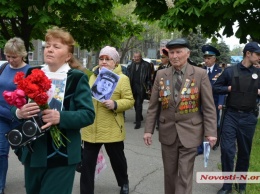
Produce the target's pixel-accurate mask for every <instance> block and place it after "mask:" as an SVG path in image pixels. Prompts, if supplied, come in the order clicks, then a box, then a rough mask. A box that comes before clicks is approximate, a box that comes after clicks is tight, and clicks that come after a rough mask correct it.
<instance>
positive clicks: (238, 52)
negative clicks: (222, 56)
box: [230, 46, 244, 56]
mask: <svg viewBox="0 0 260 194" xmlns="http://www.w3.org/2000/svg"><path fill="white" fill-rule="evenodd" d="M243 49H244V47H241V46H238V47H235V48H234V49H233V50H232V51H230V56H243Z"/></svg>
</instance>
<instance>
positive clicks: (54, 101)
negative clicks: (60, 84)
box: [47, 84, 62, 110]
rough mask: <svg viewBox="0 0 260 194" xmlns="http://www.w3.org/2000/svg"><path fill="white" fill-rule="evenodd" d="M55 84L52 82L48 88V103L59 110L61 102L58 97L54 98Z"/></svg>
mask: <svg viewBox="0 0 260 194" xmlns="http://www.w3.org/2000/svg"><path fill="white" fill-rule="evenodd" d="M55 90H56V86H55V85H54V84H51V88H50V89H49V90H48V92H47V94H48V97H49V98H48V104H49V106H50V108H51V109H56V110H61V108H62V103H61V101H59V100H58V99H56V98H55V93H56V91H55Z"/></svg>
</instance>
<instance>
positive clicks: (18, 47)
mask: <svg viewBox="0 0 260 194" xmlns="http://www.w3.org/2000/svg"><path fill="white" fill-rule="evenodd" d="M4 54H5V55H8V54H16V55H18V56H21V57H23V60H24V61H25V60H26V56H27V51H26V48H25V45H24V41H23V40H22V39H21V38H18V37H14V38H11V39H10V40H8V41H7V42H6V44H5V47H4Z"/></svg>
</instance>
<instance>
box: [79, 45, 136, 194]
mask: <svg viewBox="0 0 260 194" xmlns="http://www.w3.org/2000/svg"><path fill="white" fill-rule="evenodd" d="M119 60H120V57H119V54H118V52H117V50H116V49H115V48H114V47H110V46H106V47H104V48H103V49H101V51H100V53H99V65H98V67H97V68H95V71H94V74H93V75H92V76H91V77H90V80H89V83H90V86H92V85H93V84H94V82H95V81H96V79H97V76H98V74H99V72H100V70H101V69H102V68H107V69H109V70H111V71H113V72H114V73H116V74H118V75H119V77H120V78H119V80H118V84H117V86H116V88H115V91H114V93H113V95H112V97H111V98H110V99H108V100H104V101H103V102H100V101H97V100H96V99H93V104H94V107H95V112H96V118H95V122H94V123H93V125H91V126H88V127H86V128H83V129H82V140H83V142H84V149H83V161H82V170H81V176H80V193H81V194H94V184H95V183H94V176H95V168H96V163H97V157H98V153H99V150H100V148H101V146H102V145H104V146H105V149H106V151H107V154H108V156H109V158H110V163H111V166H112V169H113V171H114V173H115V176H116V180H117V184H118V186H119V187H121V190H120V194H128V193H129V180H128V173H127V161H126V157H125V153H124V139H125V135H126V131H125V125H124V116H123V111H126V110H128V109H130V108H131V107H133V105H134V98H133V94H132V91H131V87H130V83H129V79H128V77H127V76H126V75H124V74H123V73H122V70H121V66H120V65H118V62H119Z"/></svg>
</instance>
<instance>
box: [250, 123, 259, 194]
mask: <svg viewBox="0 0 260 194" xmlns="http://www.w3.org/2000/svg"><path fill="white" fill-rule="evenodd" d="M259 149H260V120H259V119H258V123H257V125H256V131H255V135H254V139H253V145H252V150H251V155H250V166H249V171H250V172H259V171H260V155H259ZM247 192H248V193H251V194H258V193H260V185H259V184H248V185H247Z"/></svg>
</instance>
